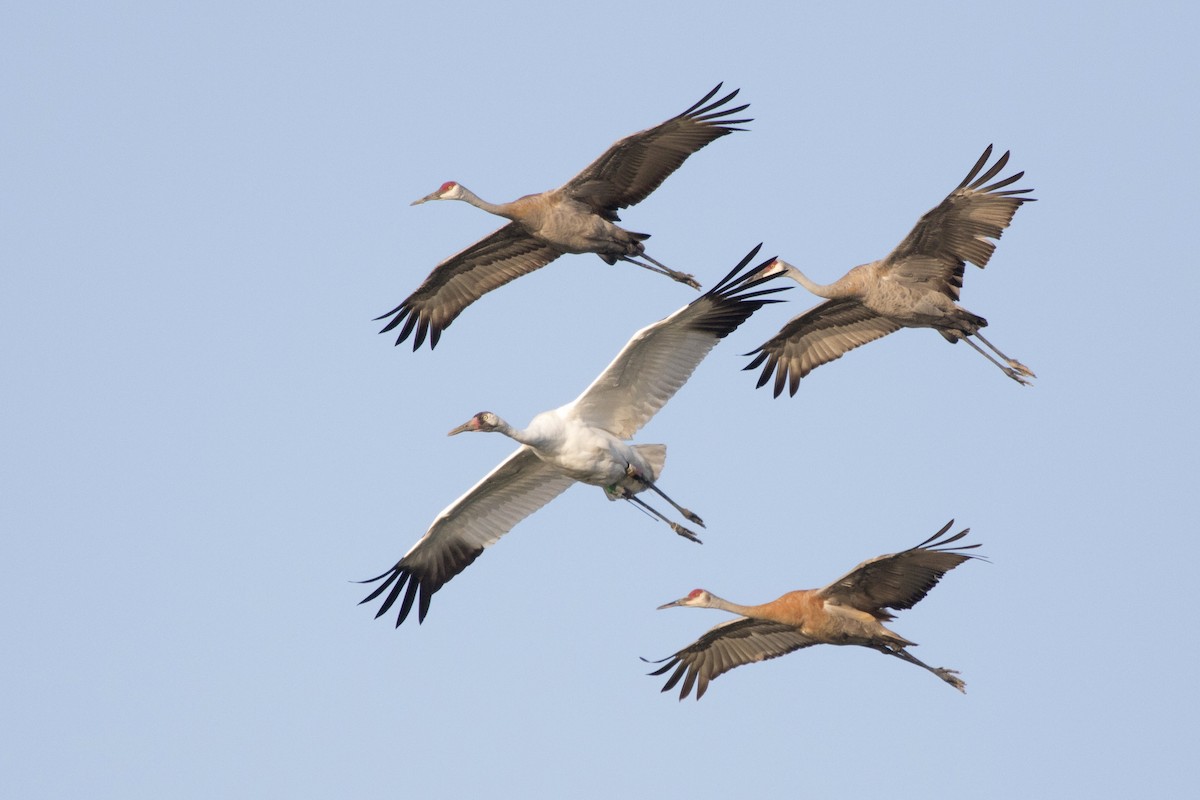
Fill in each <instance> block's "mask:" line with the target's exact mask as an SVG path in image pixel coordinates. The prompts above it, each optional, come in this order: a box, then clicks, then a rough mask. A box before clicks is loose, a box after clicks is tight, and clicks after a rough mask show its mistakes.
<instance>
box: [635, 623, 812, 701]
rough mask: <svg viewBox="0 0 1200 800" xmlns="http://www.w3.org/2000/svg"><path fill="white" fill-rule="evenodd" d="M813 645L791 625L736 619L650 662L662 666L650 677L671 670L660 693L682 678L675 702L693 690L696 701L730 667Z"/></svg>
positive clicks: (668, 689) (775, 656)
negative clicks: (666, 655) (681, 684)
mask: <svg viewBox="0 0 1200 800" xmlns="http://www.w3.org/2000/svg"><path fill="white" fill-rule="evenodd" d="M817 643H818V642H816V641H815V640H813V639H810V638H809V637H807V636H805V635H804V634H802V633H801V632H800V631H799V630H797V629H796V628H794V627H792V626H791V625H784V624H783V623H781V622H769V621H767V620H762V619H750V618H749V617H740V618H738V619H733V620H730V621H729V622H722V623H721V624H720V625H717V626H716V627H714V628H711V629H710V630H709V631H708V632H707V633H705V634H704V635H703V636H701V637H700V638H699V639H697V640H696V641H695V642H693V643H692V644H690V645H688V646H687V647H685V648H683V649H682V650H680V651H679V652H678V653H676V654H675V655H673V656H670V657H669V658H664V659H662V660H661V661H655V662H653V663H655V664H662V663H663V662H664V661H665V662H666V664H664V665H663V666H662V667H659V668H658V669H656V670H655V671H654V672H651V673H650V674H651V675H662V674H664V673H666V672H668V671H670V670H672V669H674V670H675V671H674V672H673V673H672V674H671V677H670V678H668V679H667V683H666V685H665V686H663V688H662V691H664V692H669V691H670V690H671V689H672V688H673V687H674V686H675V684H677V683H679V680H680V678H682V679H683V688H682V689H680V691H679V699H680V700H682V699H683V698H685V697H687V696H688V694H690V693H691V691H692V687H693V686H695V687H696V699H697V700H699V699H700V698H701V697H703V696H704V692H705V691H706V690H707V689H708V682H709V681H711V680H712V679H713V678H716V677H717V676H718V675H721V674H722V673H725V672H728V671H729V670H731V669H733V668H734V667H740V666H741V665H742V664H753V663H754V662H756V661H765V660H767V659H768V658H777V657H778V656H782V655H785V654H787V653H790V652H792V651H793V650H799V649H800V648H801V647H809V646H811V645H814V644H817ZM642 660H643V661H645V659H642Z"/></svg>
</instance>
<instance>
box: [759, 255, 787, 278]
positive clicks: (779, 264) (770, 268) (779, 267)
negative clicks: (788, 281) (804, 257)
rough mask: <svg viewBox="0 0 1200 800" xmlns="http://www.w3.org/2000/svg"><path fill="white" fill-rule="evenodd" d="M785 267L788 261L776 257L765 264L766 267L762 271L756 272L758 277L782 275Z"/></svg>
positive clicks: (785, 270)
mask: <svg viewBox="0 0 1200 800" xmlns="http://www.w3.org/2000/svg"><path fill="white" fill-rule="evenodd" d="M787 268H788V263H787V262H786V261H782V260H780V259H778V258H777V259H775V260H774V261H772V262H771V263H770V264H767V266H766V268H765V269H764V270H763V271H762V272H760V273H758V277H760V278H770V277H773V276H775V275H782V274H783V273H785V272H787Z"/></svg>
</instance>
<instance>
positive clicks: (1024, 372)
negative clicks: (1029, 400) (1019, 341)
mask: <svg viewBox="0 0 1200 800" xmlns="http://www.w3.org/2000/svg"><path fill="white" fill-rule="evenodd" d="M971 335H972V336H974V337H975V338H976V339H978V340H979V341H981V342H983V343H984V344H986V345H987V346H988V347H989V348H990V349H991V350H992V352H994V353H995V354H996V355H998V356H1000V357H1001V358H1002V359H1004V361H1005V363H1007V364H1008V366H1004V364H1001V363H1000V362H999V361H997V360H996V359H994V358H992V356H991V353H988V352H987V350H984V349H983V348H982V347H980V346H979V345H977V344H975V342H973V341H971V337H970V336H964V337H962V341H964V342H966V343H967V344H969V345H971V347H974V348H975V350H976V351H977V352H978V353H979V354H980V355H981V356H983V357H984V358H986V359H987V360H988V361H990V362H992V363H993V364H995V365H996V366H997V367H999V368H1000V369H1001V371H1002V372H1004V374H1005V375H1007V376H1008V377H1010V378H1012V379H1013V380H1014V381H1016V382H1017V383H1019V384H1021V385H1022V386H1031V385H1032V384H1030V383H1029V381H1027V380H1025V378H1036V377H1037V375H1034V374H1033V370H1031V369H1030V368H1029V367H1027V366H1025V365H1024V364H1022V363H1021V362H1020V361H1017V360H1016V359H1015V358H1009V357H1008V356H1006V355H1004V353H1001V352H1000V350H999V348H997V347H996V345H994V344H992V343H991V342H989V341H988V340H987V339H985V338H983V337H982V336H980V335H979V334H978V333H974V334H971Z"/></svg>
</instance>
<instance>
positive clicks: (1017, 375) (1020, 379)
mask: <svg viewBox="0 0 1200 800" xmlns="http://www.w3.org/2000/svg"><path fill="white" fill-rule="evenodd" d="M1001 369H1003V370H1004V374H1005V375H1007V376H1008V377H1010V378H1012V379H1013V380H1014V381H1016V382H1017V383H1019V384H1021V385H1022V386H1033V384H1032V383H1030V382H1029V381H1027V380H1025V376H1026V375H1028V376H1029V377H1031V378H1036V377H1037V376H1036V375H1034V374H1033V373H1032V372H1030V371H1029V369H1028V368H1027V367H1024V366H1022V367H1021V369H1023V370H1025V372H1024V373H1021V372H1018V371H1017V370H1016V369H1014V368H1012V367H1001Z"/></svg>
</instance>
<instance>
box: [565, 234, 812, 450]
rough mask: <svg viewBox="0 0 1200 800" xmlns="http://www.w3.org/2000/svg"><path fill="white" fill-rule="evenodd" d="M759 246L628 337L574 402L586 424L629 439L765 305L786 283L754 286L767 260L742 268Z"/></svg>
mask: <svg viewBox="0 0 1200 800" xmlns="http://www.w3.org/2000/svg"><path fill="white" fill-rule="evenodd" d="M761 247H762V245H758V246H757V247H755V248H754V249H753V250H751V251H750V252H749V253H748V254H747V255H746V257H745V258H743V259H742V260H741V261H740V262H739V263H738V265H737V266H736V267H734V268H733V270H732V271H731V272H730V273H729V274H728V275H726V276H725V277H724V278H723V279H722V280H721V281H720V282H719V283H718V284H717V285H716V286H714V287H713V288H712V289H710V290H709V291H707V292H705V293H704V294H703V295H701V296H700V297H698V298H696V299H695V300H693V301H692V302H691V303H688V304H687V305H686V306H684V307H683V308H681V309H679V310H678V311H676V312H675V313H674V314H672V315H671V316H669V317H667V318H666V319H663V320H659V321H658V322H656V323H654V324H653V325H648V326H647V327H645V328H642V329H641V330H640V331H638V332H637V333H635V334H634V335H633V338H632V339H630V340H629V342H628V343H627V344H626V345H625V347H624V348H622V349H621V352H620V353H618V354H617V357H616V358H615V359H613V361H612V363H611V364H609V365H608V367H606V368H605V370H604V372H602V373H601V374H600V376H599V377H598V378H596V380H594V381H592V385H591V386H589V387H588V388H587V389H585V390H584V392H583V394H581V395H580V396H579V397H577V398H576V399H575V401H574V403H573V407H574V411H575V413H576V414H577V415H578V416H579V418H580V419H581V420H582V421H584V422H586V423H587V424H588V425H593V426H595V427H598V428H603V429H605V430H607V431H608V432H609V433H611V434H613V435H614V436H618V437H620V438H622V439H628V438H629V437H631V436H633V434H635V433H636V432H637V431H638V429H639V428H641V427H642V426H643V425H645V424H646V422H647V421H648V420H649V419H650V418H651V417H653V416H654V415H655V414H657V413H658V411H659V409H661V408H662V407H663V406H664V405H666V403H667V401H668V400H670V399H671V397H672V396H674V394H675V393H676V392H677V391H679V388H680V387H681V386H683V384H685V383H687V380H688V378H690V377H691V376H692V373H693V372H695V370H696V367H697V366H699V364H700V362H701V361H703V360H704V357H705V356H707V355H708V353H709V351H710V350H712V349H713V347H714V346H716V344H717V342H719V341H720V340H721V339H723V338H725V337H726V336H727V335H729V334H730V333H732V332H733V331H734V330H736V329H737V327H738V326H739V325H741V324H742V323H743V322H745V321H746V320H747V319H749V318H750V315H751V314H753V313H754V312H755V311H757V310H758V309H759V308H761V307H762V306H764V305H766V304H767V303H774V302H778V301H776V300H771V299H767V298H766V297H765V295H770V294H774V293H776V292H780V291H784V290H786V289H787V288H788V287H777V288H773V289H759V288H758V287H759V286H761V285H762V284H763V283H765V282H766V281H769V280H771V278H770V277H768V278H759V277H756V275H757V273H759V272H761V271H762V270H763V269H764V268H765V267H766V265H767V264H769V263H770V260H768V261H767V262H765V263H763V264H760V265H758V266H757V267H753V268H750V269H746V266H747V265H748V264H749V263H750V261H751V259H753V258H754V257H755V256H756V255H757V254H758V251H759V249H760V248H761Z"/></svg>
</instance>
